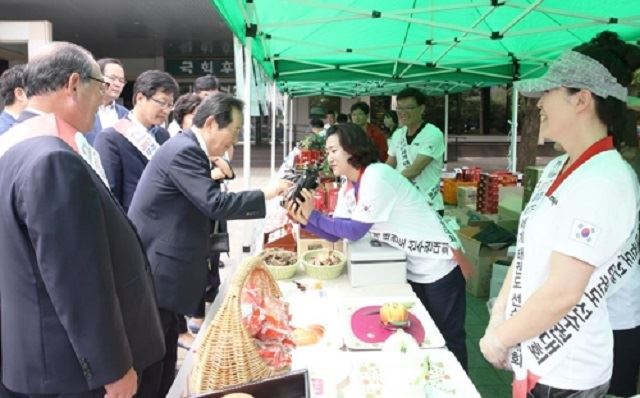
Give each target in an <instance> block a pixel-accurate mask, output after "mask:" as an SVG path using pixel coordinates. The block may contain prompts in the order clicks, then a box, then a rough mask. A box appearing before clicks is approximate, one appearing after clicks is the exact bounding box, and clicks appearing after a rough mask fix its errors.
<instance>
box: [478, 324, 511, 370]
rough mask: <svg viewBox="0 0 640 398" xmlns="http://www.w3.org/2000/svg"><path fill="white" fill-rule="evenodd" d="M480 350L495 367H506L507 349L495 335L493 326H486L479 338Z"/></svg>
mask: <svg viewBox="0 0 640 398" xmlns="http://www.w3.org/2000/svg"><path fill="white" fill-rule="evenodd" d="M480 351H481V352H482V355H484V358H485V359H486V360H487V361H488V362H489V363H491V365H493V366H494V367H495V368H498V369H507V367H508V366H507V365H508V364H507V362H508V354H509V351H508V350H507V347H505V346H504V344H502V342H500V340H499V339H498V337H497V336H496V334H495V329H494V328H492V327H487V330H486V331H485V332H484V336H483V337H482V338H481V339H480Z"/></svg>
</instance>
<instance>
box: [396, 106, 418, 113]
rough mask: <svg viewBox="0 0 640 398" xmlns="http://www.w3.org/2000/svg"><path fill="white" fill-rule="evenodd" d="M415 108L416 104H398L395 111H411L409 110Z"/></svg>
mask: <svg viewBox="0 0 640 398" xmlns="http://www.w3.org/2000/svg"><path fill="white" fill-rule="evenodd" d="M416 109H418V105H412V106H405V107H402V106H398V107H397V108H396V111H398V112H411V111H415V110H416Z"/></svg>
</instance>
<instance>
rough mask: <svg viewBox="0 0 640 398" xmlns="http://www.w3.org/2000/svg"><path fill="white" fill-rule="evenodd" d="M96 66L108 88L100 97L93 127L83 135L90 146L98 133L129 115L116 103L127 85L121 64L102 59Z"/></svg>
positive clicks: (112, 59)
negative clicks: (100, 101) (100, 100)
mask: <svg viewBox="0 0 640 398" xmlns="http://www.w3.org/2000/svg"><path fill="white" fill-rule="evenodd" d="M98 66H99V67H100V72H101V73H102V77H103V78H104V81H106V82H107V83H109V88H108V89H107V91H105V92H104V94H103V95H102V103H101V104H100V107H99V108H98V112H97V113H96V117H95V120H94V121H93V127H92V128H91V130H89V131H88V132H87V134H86V135H85V137H86V138H87V141H89V144H91V145H93V141H95V139H96V135H98V133H99V132H100V131H102V130H104V129H106V128H108V127H112V126H113V125H114V124H116V122H117V121H118V120H120V119H122V118H123V117H125V116H127V115H128V114H129V110H128V109H127V108H125V107H124V106H122V105H120V104H118V103H117V102H116V101H117V100H118V98H120V94H122V89H123V88H124V85H125V84H127V80H126V79H125V77H124V68H123V67H122V62H120V60H118V59H115V58H102V59H99V60H98Z"/></svg>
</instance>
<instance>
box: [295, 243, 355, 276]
mask: <svg viewBox="0 0 640 398" xmlns="http://www.w3.org/2000/svg"><path fill="white" fill-rule="evenodd" d="M327 252H332V253H335V254H336V255H337V256H338V257H340V262H339V263H338V264H336V265H313V264H311V262H310V261H311V259H313V258H314V257H315V256H318V255H320V254H323V253H327ZM301 261H302V265H304V269H305V272H306V273H307V275H309V276H310V277H312V278H316V279H335V278H337V277H339V276H340V274H342V271H343V270H344V266H345V264H346V263H347V259H346V257H345V256H344V254H343V253H341V252H339V251H337V250H328V249H318V250H309V251H308V252H306V253H305V254H303V255H302V260H301Z"/></svg>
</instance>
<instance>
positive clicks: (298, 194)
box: [285, 167, 318, 207]
mask: <svg viewBox="0 0 640 398" xmlns="http://www.w3.org/2000/svg"><path fill="white" fill-rule="evenodd" d="M290 178H291V180H292V181H293V182H294V185H293V188H291V190H290V191H289V193H288V194H287V197H286V199H285V203H289V202H291V201H294V205H295V206H296V207H297V206H298V205H297V204H295V199H299V200H301V201H304V198H303V197H302V190H303V189H308V190H310V191H313V190H314V189H316V188H317V187H318V169H317V168H315V167H313V168H308V169H306V170H305V171H304V173H302V174H296V175H295V176H293V177H290Z"/></svg>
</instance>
